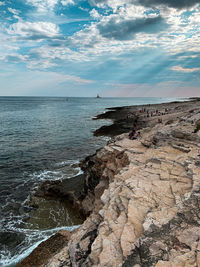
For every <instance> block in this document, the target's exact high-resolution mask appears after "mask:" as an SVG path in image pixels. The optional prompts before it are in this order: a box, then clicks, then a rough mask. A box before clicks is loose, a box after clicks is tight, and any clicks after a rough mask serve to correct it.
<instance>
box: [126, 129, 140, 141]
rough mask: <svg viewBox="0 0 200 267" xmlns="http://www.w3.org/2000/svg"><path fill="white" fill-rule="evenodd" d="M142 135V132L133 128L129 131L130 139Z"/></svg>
mask: <svg viewBox="0 0 200 267" xmlns="http://www.w3.org/2000/svg"><path fill="white" fill-rule="evenodd" d="M138 137H140V132H136V131H135V130H131V131H130V132H129V139H131V140H134V139H137V138H138Z"/></svg>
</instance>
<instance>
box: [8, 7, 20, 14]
mask: <svg viewBox="0 0 200 267" xmlns="http://www.w3.org/2000/svg"><path fill="white" fill-rule="evenodd" d="M8 11H9V12H10V13H12V14H14V15H19V13H20V12H19V10H16V9H14V8H11V7H8Z"/></svg>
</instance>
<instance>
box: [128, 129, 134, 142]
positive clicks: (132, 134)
mask: <svg viewBox="0 0 200 267" xmlns="http://www.w3.org/2000/svg"><path fill="white" fill-rule="evenodd" d="M134 135H135V130H131V131H130V132H129V135H128V136H129V139H131V140H132V139H133V136H134Z"/></svg>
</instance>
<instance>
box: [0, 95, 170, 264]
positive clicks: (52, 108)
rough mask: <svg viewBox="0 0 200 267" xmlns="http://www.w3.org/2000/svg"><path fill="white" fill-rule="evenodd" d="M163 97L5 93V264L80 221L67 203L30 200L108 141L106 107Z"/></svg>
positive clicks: (1, 147)
mask: <svg viewBox="0 0 200 267" xmlns="http://www.w3.org/2000/svg"><path fill="white" fill-rule="evenodd" d="M172 100H174V99H169V98H168V99H166V98H165V99H163V98H100V99H96V98H60V97H57V98H52V97H0V251H1V254H0V266H3V267H6V266H15V265H16V263H17V262H18V261H20V260H21V259H22V258H24V257H25V256H27V254H29V253H30V252H31V251H32V250H33V248H34V247H36V246H37V245H38V244H39V242H41V241H42V240H44V239H46V238H48V237H49V236H50V235H52V234H53V233H55V232H56V231H58V230H59V229H69V230H71V229H73V228H74V227H76V225H78V224H79V223H80V221H79V220H78V219H77V218H76V216H75V215H74V214H73V212H72V211H70V208H69V207H67V203H61V202H58V201H57V202H56V201H53V200H52V201H44V200H41V201H40V203H39V204H40V208H39V209H38V210H34V209H30V207H29V205H28V204H27V203H28V202H27V201H28V200H29V199H30V195H31V193H32V192H33V191H34V189H35V188H36V187H37V186H38V185H39V184H40V183H41V182H42V181H45V180H49V179H51V180H56V179H63V178H67V177H72V176H74V175H76V174H78V173H79V172H80V170H78V169H76V168H73V167H72V165H73V163H76V162H78V161H79V160H80V159H83V158H84V157H85V156H87V155H89V154H91V153H94V152H95V150H96V149H98V148H100V147H101V146H103V145H105V143H106V141H107V140H108V139H106V138H105V137H94V136H93V131H94V130H95V129H97V128H99V127H100V126H102V125H105V124H109V123H110V121H105V120H92V117H94V116H95V115H97V114H99V113H102V112H104V111H105V108H108V107H116V106H127V105H142V104H154V103H162V102H169V101H172Z"/></svg>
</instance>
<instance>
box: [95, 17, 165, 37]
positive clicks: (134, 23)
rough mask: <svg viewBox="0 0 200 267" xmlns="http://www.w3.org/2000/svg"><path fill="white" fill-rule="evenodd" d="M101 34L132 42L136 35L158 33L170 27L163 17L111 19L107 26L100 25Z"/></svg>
mask: <svg viewBox="0 0 200 267" xmlns="http://www.w3.org/2000/svg"><path fill="white" fill-rule="evenodd" d="M97 27H98V29H99V32H100V34H101V35H102V36H103V37H106V38H114V39H116V40H131V39H132V38H133V37H134V35H135V34H136V33H139V32H143V33H157V32H159V31H161V30H164V29H166V28H167V27H168V24H166V23H165V21H164V19H163V18H162V17H160V16H159V17H156V18H142V19H135V20H121V21H120V22H117V21H116V18H112V19H110V20H109V21H108V22H107V23H106V24H104V25H103V24H99V25H98V26H97Z"/></svg>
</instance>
